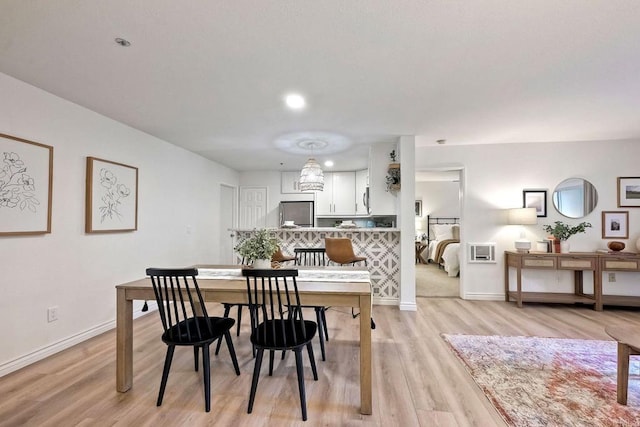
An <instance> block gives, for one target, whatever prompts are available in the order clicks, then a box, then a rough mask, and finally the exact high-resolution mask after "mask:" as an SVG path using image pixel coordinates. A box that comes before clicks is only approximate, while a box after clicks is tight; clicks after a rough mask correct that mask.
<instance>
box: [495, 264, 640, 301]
mask: <svg viewBox="0 0 640 427" xmlns="http://www.w3.org/2000/svg"><path fill="white" fill-rule="evenodd" d="M510 267H514V268H515V269H516V278H517V279H516V289H515V290H510V286H509V268H510ZM523 269H538V270H570V271H573V281H574V291H573V293H560V292H524V291H523V290H522V270H523ZM585 271H590V272H591V273H592V274H593V293H591V294H585V293H584V289H583V274H584V272H585ZM605 271H638V272H640V255H639V254H625V255H621V254H619V255H615V254H605V253H596V252H574V253H567V254H557V253H555V254H550V253H536V252H532V253H519V252H513V251H505V263H504V293H505V301H507V302H508V301H510V300H512V299H513V300H515V302H516V303H517V305H518V307H522V303H523V302H542V303H565V304H572V303H573V304H575V303H581V304H593V306H594V308H595V310H597V311H602V306H603V305H604V304H608V305H631V306H640V297H634V296H616V295H603V294H602V273H603V272H605Z"/></svg>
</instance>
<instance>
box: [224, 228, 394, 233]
mask: <svg viewBox="0 0 640 427" xmlns="http://www.w3.org/2000/svg"><path fill="white" fill-rule="evenodd" d="M253 230H255V229H254V228H233V229H231V230H230V231H239V232H247V231H253ZM267 230H273V231H325V232H326V231H358V232H381V231H393V232H399V231H400V229H399V228H389V227H353V228H342V227H296V228H290V227H280V228H275V227H267Z"/></svg>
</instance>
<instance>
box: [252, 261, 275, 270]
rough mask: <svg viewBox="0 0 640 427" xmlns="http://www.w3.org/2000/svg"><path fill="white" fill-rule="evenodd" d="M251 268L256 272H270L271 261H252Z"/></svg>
mask: <svg viewBox="0 0 640 427" xmlns="http://www.w3.org/2000/svg"><path fill="white" fill-rule="evenodd" d="M253 268H255V269H257V270H270V269H271V260H270V259H256V260H254V261H253Z"/></svg>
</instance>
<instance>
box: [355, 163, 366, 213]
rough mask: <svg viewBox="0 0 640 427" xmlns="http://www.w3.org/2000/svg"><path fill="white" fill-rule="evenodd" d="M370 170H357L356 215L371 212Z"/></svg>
mask: <svg viewBox="0 0 640 427" xmlns="http://www.w3.org/2000/svg"><path fill="white" fill-rule="evenodd" d="M368 186H369V171H368V170H367V169H363V170H359V171H356V215H368V214H369V207H368V204H369V192H368V191H367V188H368Z"/></svg>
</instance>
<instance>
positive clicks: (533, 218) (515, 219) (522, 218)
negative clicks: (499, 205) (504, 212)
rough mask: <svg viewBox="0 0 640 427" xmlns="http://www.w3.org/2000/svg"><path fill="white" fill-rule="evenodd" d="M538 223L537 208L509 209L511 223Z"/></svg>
mask: <svg viewBox="0 0 640 427" xmlns="http://www.w3.org/2000/svg"><path fill="white" fill-rule="evenodd" d="M537 223H538V214H537V212H536V208H514V209H509V224H511V225H535V224H537Z"/></svg>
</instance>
